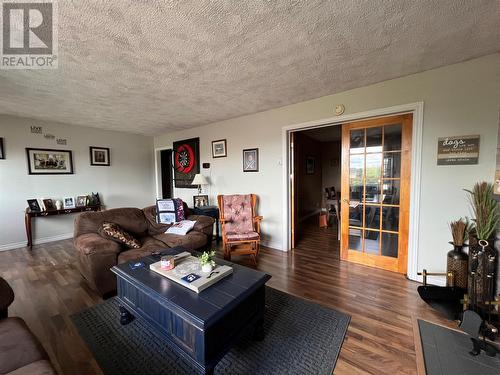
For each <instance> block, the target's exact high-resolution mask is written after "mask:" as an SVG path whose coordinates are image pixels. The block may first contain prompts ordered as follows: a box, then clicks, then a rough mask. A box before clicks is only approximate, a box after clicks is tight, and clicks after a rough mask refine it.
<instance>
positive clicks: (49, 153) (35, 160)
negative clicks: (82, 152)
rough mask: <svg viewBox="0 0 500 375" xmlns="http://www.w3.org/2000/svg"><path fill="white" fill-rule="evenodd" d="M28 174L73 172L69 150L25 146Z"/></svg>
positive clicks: (71, 156)
mask: <svg viewBox="0 0 500 375" xmlns="http://www.w3.org/2000/svg"><path fill="white" fill-rule="evenodd" d="M26 157H27V158H28V173H29V174H73V155H72V152H71V151H70V150H52V149H46V148H26Z"/></svg>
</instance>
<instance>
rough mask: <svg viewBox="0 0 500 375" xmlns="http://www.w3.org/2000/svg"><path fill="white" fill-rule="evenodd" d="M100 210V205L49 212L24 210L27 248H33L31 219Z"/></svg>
mask: <svg viewBox="0 0 500 375" xmlns="http://www.w3.org/2000/svg"><path fill="white" fill-rule="evenodd" d="M101 208H102V206H101V205H94V206H83V207H75V208H64V209H62V210H49V211H31V210H30V209H29V208H26V211H24V225H25V227H26V237H27V238H28V247H29V248H30V249H32V248H33V235H32V219H33V218H34V217H45V216H55V215H69V214H74V213H78V212H85V211H101Z"/></svg>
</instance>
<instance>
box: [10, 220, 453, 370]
mask: <svg viewBox="0 0 500 375" xmlns="http://www.w3.org/2000/svg"><path fill="white" fill-rule="evenodd" d="M332 233H333V234H332ZM304 234H305V236H304V237H303V238H302V241H301V242H300V243H299V245H298V248H297V249H296V250H294V251H293V252H290V253H284V252H281V251H277V250H271V249H266V248H263V249H262V250H261V253H260V257H259V265H258V267H257V268H258V269H260V270H262V271H265V272H267V273H269V274H271V275H272V276H273V277H272V279H271V280H270V281H269V282H268V284H267V285H269V286H271V287H273V288H276V289H279V290H283V291H286V292H287V293H290V294H293V295H296V296H299V297H302V298H306V299H309V300H312V301H315V302H317V303H319V304H322V305H325V306H328V307H331V308H333V309H336V310H338V311H342V312H344V313H347V314H349V315H351V316H352V320H351V324H350V326H349V330H348V333H347V337H346V341H345V343H344V345H343V347H342V351H341V353H340V358H339V360H338V362H337V366H336V369H335V374H367V373H369V374H415V373H416V372H417V364H416V355H415V344H414V332H413V328H412V324H413V321H414V319H416V318H417V317H418V318H424V319H427V320H430V321H434V322H438V323H441V324H445V325H448V326H453V324H454V323H453V322H447V321H444V320H443V319H441V318H440V317H439V316H438V315H437V314H435V313H434V312H433V311H432V309H431V308H429V307H428V306H427V305H426V304H425V303H424V302H422V301H421V300H420V298H419V297H418V294H417V292H416V288H417V285H418V284H417V283H415V282H412V281H409V280H407V279H406V278H405V277H404V276H402V275H399V274H395V273H391V272H386V271H382V270H378V269H372V268H368V267H364V266H359V265H356V264H350V263H347V262H340V261H339V253H338V243H337V241H336V235H335V232H334V231H333V230H332V228H329V229H327V230H320V229H319V228H316V227H315V226H310V227H309V228H307V230H306V231H305V232H304ZM219 254H220V255H222V253H221V252H220V249H219ZM233 261H235V262H238V263H240V264H244V265H248V266H251V262H250V259H249V258H245V257H241V258H236V257H234V258H233ZM0 275H2V277H4V278H5V279H7V280H8V281H9V283H10V284H11V285H12V287H13V288H14V291H15V294H16V299H15V301H14V303H13V305H12V306H11V308H10V309H9V315H11V316H21V317H22V318H24V319H25V320H26V322H27V323H28V325H29V326H30V327H31V328H32V330H33V331H34V333H35V334H36V335H37V336H38V337H39V338H40V340H41V341H42V344H43V346H44V347H45V348H46V350H47V351H48V353H49V355H50V358H51V360H52V362H53V363H54V365H55V366H56V369H57V371H58V372H59V373H60V374H101V373H102V372H101V370H100V369H99V366H98V365H97V363H96V362H95V360H94V359H93V357H92V355H91V354H90V351H89V350H88V349H87V347H86V345H85V343H84V342H83V341H82V340H81V338H80V337H79V335H78V333H77V332H76V329H75V327H74V326H73V324H72V322H71V319H70V316H71V314H73V313H75V312H77V311H80V310H82V309H85V308H87V307H89V306H92V305H95V304H97V303H99V302H101V299H100V298H99V297H98V296H97V295H96V294H95V293H94V292H93V291H92V290H90V289H89V288H88V287H87V286H86V284H85V283H84V282H83V281H82V279H81V277H80V275H79V273H78V270H77V268H76V257H75V250H74V248H73V245H72V241H71V240H63V241H58V242H53V243H49V244H44V245H38V246H34V247H33V251H29V250H28V249H27V248H21V249H16V250H11V251H4V252H0ZM305 318H306V319H307V317H305Z"/></svg>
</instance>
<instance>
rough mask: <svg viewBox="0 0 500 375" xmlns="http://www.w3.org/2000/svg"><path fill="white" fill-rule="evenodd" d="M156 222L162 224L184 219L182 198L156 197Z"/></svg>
mask: <svg viewBox="0 0 500 375" xmlns="http://www.w3.org/2000/svg"><path fill="white" fill-rule="evenodd" d="M156 214H157V222H158V223H162V224H172V223H177V222H180V221H182V220H184V219H185V213H184V205H183V202H182V199H179V198H174V199H157V200H156Z"/></svg>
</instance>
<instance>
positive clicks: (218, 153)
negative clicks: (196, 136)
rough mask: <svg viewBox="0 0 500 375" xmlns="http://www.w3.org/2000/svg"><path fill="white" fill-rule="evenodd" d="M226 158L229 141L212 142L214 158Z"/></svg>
mask: <svg viewBox="0 0 500 375" xmlns="http://www.w3.org/2000/svg"><path fill="white" fill-rule="evenodd" d="M226 156H227V141H226V140H225V139H220V140H218V141H212V157H213V158H225V157H226Z"/></svg>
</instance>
